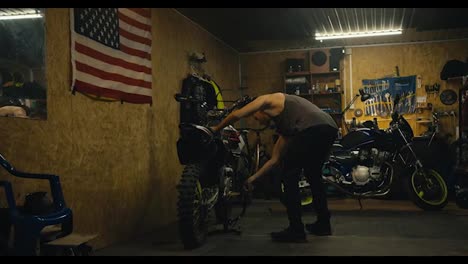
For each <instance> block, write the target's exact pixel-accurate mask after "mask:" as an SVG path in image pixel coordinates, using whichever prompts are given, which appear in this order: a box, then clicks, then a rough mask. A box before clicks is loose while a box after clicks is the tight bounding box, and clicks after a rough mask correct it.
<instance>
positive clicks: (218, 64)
mask: <svg viewBox="0 0 468 264" xmlns="http://www.w3.org/2000/svg"><path fill="white" fill-rule="evenodd" d="M152 16H153V18H152V21H153V25H154V26H153V50H152V58H153V105H152V106H149V105H134V104H127V103H124V104H120V103H117V102H115V103H106V102H98V101H94V100H91V99H89V98H87V97H85V96H83V95H81V94H76V95H72V94H71V93H70V86H71V64H70V26H69V25H70V24H69V23H70V16H69V9H54V8H51V9H47V11H46V34H47V35H46V42H47V43H46V47H47V48H46V52H47V56H46V68H47V86H48V87H47V89H48V90H47V101H48V119H47V120H46V121H37V120H25V119H19V118H0V127H1V128H2V129H0V138H2V140H1V143H0V153H2V155H4V156H5V157H6V158H7V159H8V160H9V161H10V162H11V163H12V164H13V165H14V166H15V167H16V168H17V169H20V170H24V171H29V172H38V173H53V174H57V175H59V176H60V177H61V181H62V186H63V193H64V195H65V199H66V201H67V203H68V205H69V206H70V207H71V208H72V210H73V213H74V224H75V230H76V231H77V232H82V233H97V234H98V235H99V237H98V238H97V239H96V240H95V241H93V245H94V246H95V247H97V248H100V247H103V246H106V245H109V244H112V243H115V242H117V241H122V240H124V239H128V238H129V237H130V236H133V235H135V234H138V233H142V232H148V231H151V230H153V229H155V228H157V227H160V226H163V225H166V224H168V223H171V222H174V221H175V219H176V210H175V208H176V189H175V188H176V184H177V182H178V180H179V177H180V173H181V170H182V167H181V166H180V165H179V163H178V159H177V153H176V148H175V144H176V140H177V136H178V127H177V125H178V122H179V121H178V119H179V105H178V103H177V102H176V101H175V100H174V98H173V95H174V94H175V93H176V92H178V91H179V90H180V88H181V84H182V79H183V78H185V76H186V75H187V73H188V72H189V67H188V64H187V52H188V51H193V50H195V51H200V52H205V53H206V55H207V58H208V63H207V64H206V67H205V68H206V71H207V73H209V74H210V75H211V76H212V77H213V78H214V79H215V80H216V81H217V82H218V83H219V85H220V86H221V87H222V88H224V89H226V90H229V92H227V96H226V97H228V99H229V96H232V97H237V95H238V87H239V55H238V53H237V52H236V51H234V50H232V49H231V48H229V47H227V46H226V45H225V44H223V43H221V42H219V41H218V40H216V39H215V38H214V37H213V36H212V35H210V34H209V33H207V32H206V31H205V30H204V29H201V28H200V27H198V26H197V25H195V24H194V23H193V22H191V21H190V20H188V19H187V18H185V17H183V16H182V15H180V14H179V13H177V12H176V11H174V10H173V9H153V10H152ZM0 179H2V180H3V179H8V180H12V183H13V185H14V190H15V194H16V198H17V199H18V201H22V199H23V198H22V197H24V195H25V194H26V193H28V192H32V191H38V190H48V186H47V184H46V183H44V182H41V181H30V180H28V181H26V180H21V179H14V178H13V177H11V176H9V175H7V174H6V173H5V172H4V171H2V172H1V173H0Z"/></svg>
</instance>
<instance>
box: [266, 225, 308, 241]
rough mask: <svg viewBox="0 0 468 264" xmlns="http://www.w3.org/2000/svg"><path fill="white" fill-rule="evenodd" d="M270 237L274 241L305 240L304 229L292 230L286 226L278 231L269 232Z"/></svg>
mask: <svg viewBox="0 0 468 264" xmlns="http://www.w3.org/2000/svg"><path fill="white" fill-rule="evenodd" d="M271 238H272V239H273V241H276V242H293V243H305V242H307V239H306V234H305V232H304V230H293V229H292V228H290V227H288V228H286V229H284V230H283V231H280V232H271Z"/></svg>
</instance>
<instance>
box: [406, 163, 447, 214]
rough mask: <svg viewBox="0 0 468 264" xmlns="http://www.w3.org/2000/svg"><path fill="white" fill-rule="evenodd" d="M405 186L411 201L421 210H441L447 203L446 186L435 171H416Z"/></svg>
mask: <svg viewBox="0 0 468 264" xmlns="http://www.w3.org/2000/svg"><path fill="white" fill-rule="evenodd" d="M406 186H407V189H408V195H409V198H410V199H411V201H413V203H414V204H416V206H418V207H419V208H421V209H423V210H427V211H434V210H441V209H442V208H444V207H445V206H446V205H447V203H448V189H447V184H446V183H445V180H444V179H443V178H442V176H440V174H439V173H438V172H437V171H435V170H432V169H427V168H420V169H416V170H415V171H414V172H413V174H412V175H411V176H410V177H408V178H407V184H406Z"/></svg>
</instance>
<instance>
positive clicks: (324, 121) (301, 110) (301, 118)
mask: <svg viewBox="0 0 468 264" xmlns="http://www.w3.org/2000/svg"><path fill="white" fill-rule="evenodd" d="M285 97H286V98H285V101H284V109H283V111H282V112H281V113H280V114H279V115H277V116H275V117H273V118H272V119H273V121H274V122H275V125H276V129H277V132H278V133H279V134H281V135H283V136H294V135H295V134H297V133H298V132H301V131H303V130H306V129H307V128H310V127H313V126H317V125H329V126H331V127H334V128H336V129H338V127H337V125H336V122H335V120H333V118H332V117H331V116H330V115H329V114H327V113H325V112H324V111H322V110H321V109H320V108H318V107H317V106H316V105H315V104H313V103H312V102H310V101H309V100H307V99H304V98H302V97H300V96H296V95H291V94H285Z"/></svg>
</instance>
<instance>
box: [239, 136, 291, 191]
mask: <svg viewBox="0 0 468 264" xmlns="http://www.w3.org/2000/svg"><path fill="white" fill-rule="evenodd" d="M286 144H287V139H286V138H285V137H284V136H281V135H280V137H279V138H278V140H277V141H276V143H275V146H274V147H273V153H272V155H271V158H270V159H269V160H268V161H267V162H265V164H264V165H263V166H262V167H261V168H260V169H259V170H258V171H257V172H256V173H255V174H254V175H252V176H251V177H249V179H248V181H249V183H252V182H254V181H255V180H257V179H258V178H260V177H262V176H263V175H265V174H266V173H267V172H268V171H269V170H270V169H271V168H272V167H273V166H274V165H276V164H277V163H278V162H279V161H280V160H281V156H282V155H283V152H284V149H285V146H286Z"/></svg>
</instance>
